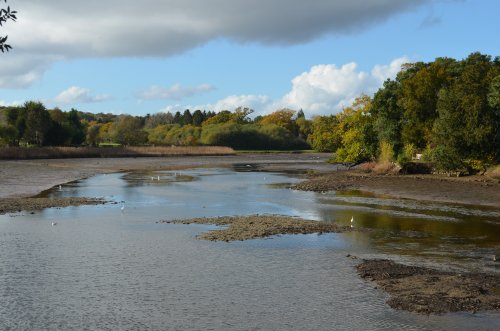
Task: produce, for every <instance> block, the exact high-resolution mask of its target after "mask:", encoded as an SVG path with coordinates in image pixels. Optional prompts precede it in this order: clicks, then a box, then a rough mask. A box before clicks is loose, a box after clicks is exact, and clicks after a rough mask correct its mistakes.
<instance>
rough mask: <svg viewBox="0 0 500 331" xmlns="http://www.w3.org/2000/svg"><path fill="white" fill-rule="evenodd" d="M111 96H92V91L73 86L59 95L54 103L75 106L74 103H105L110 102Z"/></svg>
mask: <svg viewBox="0 0 500 331" xmlns="http://www.w3.org/2000/svg"><path fill="white" fill-rule="evenodd" d="M110 99H111V96H110V95H108V94H100V95H95V96H93V95H91V94H90V90H89V89H86V88H82V87H78V86H71V87H70V88H68V89H66V90H64V91H62V92H61V93H59V95H58V96H56V97H55V98H54V102H56V103H62V104H73V103H92V102H103V101H107V100H110Z"/></svg>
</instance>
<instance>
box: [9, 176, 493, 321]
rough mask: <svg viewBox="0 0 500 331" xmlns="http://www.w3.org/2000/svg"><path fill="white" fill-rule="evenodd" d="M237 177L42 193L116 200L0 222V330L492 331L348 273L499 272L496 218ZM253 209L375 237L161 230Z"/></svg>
mask: <svg viewBox="0 0 500 331" xmlns="http://www.w3.org/2000/svg"><path fill="white" fill-rule="evenodd" d="M237 170H239V171H235V169H228V168H206V169H192V170H183V171H177V172H175V171H163V172H130V173H116V174H108V175H99V176H95V177H91V178H89V179H86V180H82V181H78V182H73V183H68V184H66V185H63V186H62V188H61V190H59V189H58V188H54V189H52V190H50V191H47V192H44V193H43V194H44V195H48V196H82V197H104V198H106V199H108V200H110V201H114V202H116V203H115V204H106V205H101V206H80V207H68V208H62V209H56V208H53V209H46V210H43V211H40V212H36V213H33V214H31V213H18V214H10V215H2V216H0V299H1V303H2V304H1V305H0V329H2V330H18V329H19V330H25V329H31V330H69V329H78V330H84V329H86V330H119V329H120V330H148V329H151V330H468V329H475V330H489V329H491V330H493V329H494V328H495V327H496V326H497V325H498V323H499V322H500V315H499V314H498V313H494V312H490V313H485V312H482V313H476V314H471V313H454V314H446V315H442V316H435V315H431V316H421V315H416V314H412V313H408V312H404V311H396V310H393V309H391V308H389V307H388V306H387V305H386V304H385V300H386V299H387V296H386V294H384V293H383V292H381V291H380V290H378V289H374V286H375V285H374V284H373V283H370V282H366V281H364V280H362V279H360V278H359V277H358V276H357V274H356V269H355V265H356V264H357V263H359V260H360V259H361V258H371V257H390V258H394V259H397V260H398V261H402V262H410V263H411V262H414V263H419V264H428V265H431V266H441V267H443V266H445V267H447V268H452V269H460V270H483V271H493V272H498V266H497V264H496V263H494V262H493V261H492V260H491V259H490V258H489V257H490V256H491V255H493V254H498V251H499V248H500V211H499V210H495V209H489V208H477V207H473V206H461V205H443V204H436V203H422V202H415V201H412V200H400V199H389V198H384V197H377V196H370V195H366V194H362V193H360V192H343V193H340V192H331V193H326V194H321V193H313V192H299V191H294V190H290V189H289V187H290V185H291V184H293V183H295V182H297V181H298V180H299V179H297V178H295V177H294V176H293V175H287V174H283V173H269V172H252V171H242V170H245V169H237ZM122 207H123V208H122ZM122 209H123V210H122ZM251 214H280V215H290V216H298V217H303V218H307V219H312V220H325V221H335V222H338V223H340V224H349V223H350V219H351V217H354V219H355V222H354V226H355V227H368V228H371V229H372V231H370V232H368V233H365V232H363V233H360V232H358V233H357V232H354V233H349V234H327V235H325V234H323V235H317V234H313V235H296V236H291V235H284V236H279V237H273V238H267V239H258V240H251V241H244V242H242V241H240V242H230V243H226V242H207V241H201V240H197V239H196V235H197V234H199V233H200V232H203V231H207V230H210V229H213V228H214V227H213V226H207V225H179V224H163V223H158V221H160V220H174V219H184V218H191V217H199V216H223V215H251ZM52 222H55V223H57V225H55V226H52V225H51V224H52ZM347 254H351V255H356V256H358V257H359V259H358V260H354V259H351V258H348V257H346V255H347Z"/></svg>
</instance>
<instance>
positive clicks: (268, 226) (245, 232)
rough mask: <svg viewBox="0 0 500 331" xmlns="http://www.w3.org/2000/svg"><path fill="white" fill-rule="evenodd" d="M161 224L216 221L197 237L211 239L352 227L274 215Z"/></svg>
mask: <svg viewBox="0 0 500 331" xmlns="http://www.w3.org/2000/svg"><path fill="white" fill-rule="evenodd" d="M159 223H177V224H214V225H218V226H223V228H222V229H217V230H212V231H209V232H205V233H202V234H200V235H199V236H198V239H204V240H211V241H234V240H248V239H255V238H264V237H269V236H275V235H280V234H309V233H319V234H322V233H331V232H348V231H352V229H351V228H350V227H347V226H339V225H336V224H333V223H330V222H318V221H310V220H304V219H299V218H293V217H288V216H274V215H252V216H225V217H215V218H193V219H188V220H174V221H160V222H159ZM356 231H358V230H356Z"/></svg>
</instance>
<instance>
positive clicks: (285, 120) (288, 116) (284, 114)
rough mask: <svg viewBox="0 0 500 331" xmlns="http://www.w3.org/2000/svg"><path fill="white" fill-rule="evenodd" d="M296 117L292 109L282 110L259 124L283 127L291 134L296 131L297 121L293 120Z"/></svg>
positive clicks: (263, 118)
mask: <svg viewBox="0 0 500 331" xmlns="http://www.w3.org/2000/svg"><path fill="white" fill-rule="evenodd" d="M294 115H295V111H293V110H291V109H286V108H285V109H280V110H277V111H275V112H274V113H271V114H269V115H266V116H264V117H262V119H261V120H260V122H259V124H261V125H268V124H275V125H278V126H281V127H282V128H285V129H287V130H288V131H290V132H294V131H296V130H295V121H294V120H293V116H294Z"/></svg>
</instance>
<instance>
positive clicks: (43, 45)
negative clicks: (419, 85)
mask: <svg viewBox="0 0 500 331" xmlns="http://www.w3.org/2000/svg"><path fill="white" fill-rule="evenodd" d="M165 3H167V4H165ZM249 3H251V4H252V5H251V6H250V5H249ZM8 4H9V5H10V6H11V7H12V8H13V9H15V10H17V11H18V12H19V14H18V17H19V20H18V22H16V23H12V22H8V23H7V24H6V25H5V27H4V28H2V29H1V30H0V35H5V34H8V35H9V43H10V44H11V45H12V46H13V47H14V49H13V50H12V51H11V52H10V53H8V54H3V55H1V56H2V62H1V64H0V104H2V105H11V104H20V103H22V102H24V101H26V100H40V101H42V102H44V103H45V104H46V105H47V106H48V107H55V106H57V107H59V108H61V109H63V110H69V109H71V108H76V109H78V110H81V111H90V112H112V113H115V114H121V113H127V114H133V115H145V114H147V113H150V114H152V113H156V112H160V111H177V110H181V111H182V110H184V109H186V108H190V109H192V110H194V109H207V110H215V111H220V110H223V109H229V110H233V109H234V108H236V107H238V106H247V107H251V108H253V109H255V111H256V114H265V113H269V112H272V111H274V110H277V109H280V108H284V107H288V108H291V109H296V110H297V109H301V108H302V109H303V110H304V111H305V113H306V116H313V115H316V114H330V113H335V112H338V111H340V110H341V108H342V106H345V105H348V104H349V103H350V102H352V100H353V98H355V97H356V96H358V95H359V94H361V93H367V94H371V93H373V92H374V91H376V89H377V88H379V87H380V86H381V83H382V82H383V80H385V79H386V78H390V77H394V75H395V73H396V72H397V71H398V69H399V67H400V65H401V64H402V63H404V62H409V61H412V62H413V61H432V60H433V59H434V58H436V57H441V56H446V57H453V58H456V59H462V58H464V57H466V56H467V55H468V54H470V53H471V52H475V51H479V52H481V53H484V54H489V55H492V56H497V55H500V54H499V45H500V42H499V41H498V40H499V38H498V34H499V32H500V23H499V22H500V20H498V18H497V16H498V13H499V12H500V1H497V0H463V1H459V0H435V1H430V0H429V1H425V0H415V1H413V0H376V1H362V0H350V1H335V0H316V1H315V2H312V1H305V0H267V1H264V0H255V1H254V2H248V1H247V0H245V1H242V0H206V1H196V0H183V1H177V0H169V1H159V0H158V1H155V0H143V1H142V2H141V4H140V6H139V5H137V4H135V3H134V2H132V1H116V0H108V1H106V2H105V4H103V3H102V2H99V1H97V0H88V1H85V2H83V3H81V4H80V3H74V2H71V4H68V3H67V1H63V0H47V1H43V2H42V4H40V1H37V0H24V1H17V0H9V1H8ZM97 4H99V6H98V7H97V8H99V12H96V11H95V9H94V8H96V7H94V5H96V6H97ZM308 4H309V5H308ZM142 12H144V14H141V13H142ZM82 13H87V14H85V15H84V14H82Z"/></svg>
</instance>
